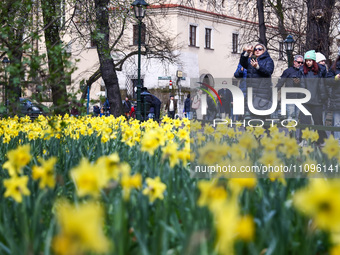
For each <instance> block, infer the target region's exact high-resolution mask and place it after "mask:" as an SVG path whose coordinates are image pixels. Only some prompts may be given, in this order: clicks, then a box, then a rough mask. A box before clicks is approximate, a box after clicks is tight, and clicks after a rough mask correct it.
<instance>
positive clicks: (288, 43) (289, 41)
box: [283, 35, 295, 67]
mask: <svg viewBox="0 0 340 255" xmlns="http://www.w3.org/2000/svg"><path fill="white" fill-rule="evenodd" d="M283 44H284V46H285V48H286V52H287V58H288V67H292V66H293V50H294V44H295V41H294V39H293V36H291V35H288V36H287V38H286V39H285V40H284V41H283Z"/></svg>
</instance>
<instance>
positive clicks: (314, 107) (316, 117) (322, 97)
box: [300, 50, 327, 144]
mask: <svg viewBox="0 0 340 255" xmlns="http://www.w3.org/2000/svg"><path fill="white" fill-rule="evenodd" d="M322 70H323V69H321V68H320V67H319V65H318V64H317V63H316V55H315V51H314V50H310V51H307V52H306V53H305V63H304V65H303V68H302V69H300V74H301V87H302V88H305V89H307V90H309V92H310V93H311V99H310V100H309V101H308V102H307V103H305V104H304V107H305V108H306V109H307V110H308V111H309V112H310V113H311V114H312V118H313V121H314V125H323V121H322V110H323V106H322V105H323V103H324V102H325V101H326V100H327V91H326V87H325V84H324V80H323V79H322V78H323V72H322ZM300 123H301V124H311V118H310V116H306V115H304V114H303V113H302V112H301V114H300ZM318 134H319V139H318V141H317V143H318V144H322V143H323V142H324V140H325V138H327V134H326V132H325V131H324V130H318Z"/></svg>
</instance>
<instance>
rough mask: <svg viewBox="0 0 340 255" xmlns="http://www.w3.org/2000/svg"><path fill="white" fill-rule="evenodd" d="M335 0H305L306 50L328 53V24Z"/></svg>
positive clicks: (326, 54) (327, 55) (329, 42)
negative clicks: (306, 9)
mask: <svg viewBox="0 0 340 255" xmlns="http://www.w3.org/2000/svg"><path fill="white" fill-rule="evenodd" d="M334 5H335V0H309V1H307V8H308V11H307V15H308V16H307V34H306V51H308V50H315V51H317V52H321V53H322V54H324V55H325V57H326V59H328V58H329V55H330V45H331V43H332V41H331V39H330V34H329V33H330V25H331V19H332V14H333V10H334Z"/></svg>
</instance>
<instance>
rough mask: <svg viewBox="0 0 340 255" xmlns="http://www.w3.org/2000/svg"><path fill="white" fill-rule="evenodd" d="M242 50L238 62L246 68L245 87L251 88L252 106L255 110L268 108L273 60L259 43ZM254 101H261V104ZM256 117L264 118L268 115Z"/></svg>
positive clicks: (269, 105) (269, 104) (270, 99)
mask: <svg viewBox="0 0 340 255" xmlns="http://www.w3.org/2000/svg"><path fill="white" fill-rule="evenodd" d="M244 50H245V51H244V52H243V53H242V54H241V58H240V64H241V66H243V68H245V69H247V79H246V84H247V88H248V87H252V88H253V106H254V108H256V109H257V110H265V109H269V108H270V107H271V101H272V82H271V76H272V74H273V72H274V61H273V60H272V58H271V57H270V55H269V53H268V51H267V49H266V47H265V46H264V45H263V44H261V43H258V44H256V45H255V47H254V48H253V46H247V47H245V48H244ZM256 102H262V103H261V104H262V105H260V104H259V103H256ZM259 107H260V108H262V109H259ZM256 117H257V118H259V117H260V118H261V119H266V118H268V117H269V116H256Z"/></svg>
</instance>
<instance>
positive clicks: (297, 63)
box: [276, 55, 303, 119]
mask: <svg viewBox="0 0 340 255" xmlns="http://www.w3.org/2000/svg"><path fill="white" fill-rule="evenodd" d="M302 65H303V56H301V55H296V56H295V57H294V63H293V66H292V67H289V68H287V69H286V70H284V71H283V73H282V75H281V77H280V79H279V81H278V83H277V85H276V87H277V88H278V89H281V88H282V87H283V85H286V87H300V79H299V77H300V74H301V73H300V68H301V66H302ZM287 98H289V99H294V98H298V94H297V93H287ZM286 109H287V112H286V116H287V119H294V118H297V117H298V115H299V108H297V107H296V106H295V105H294V104H289V105H287V108H286Z"/></svg>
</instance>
